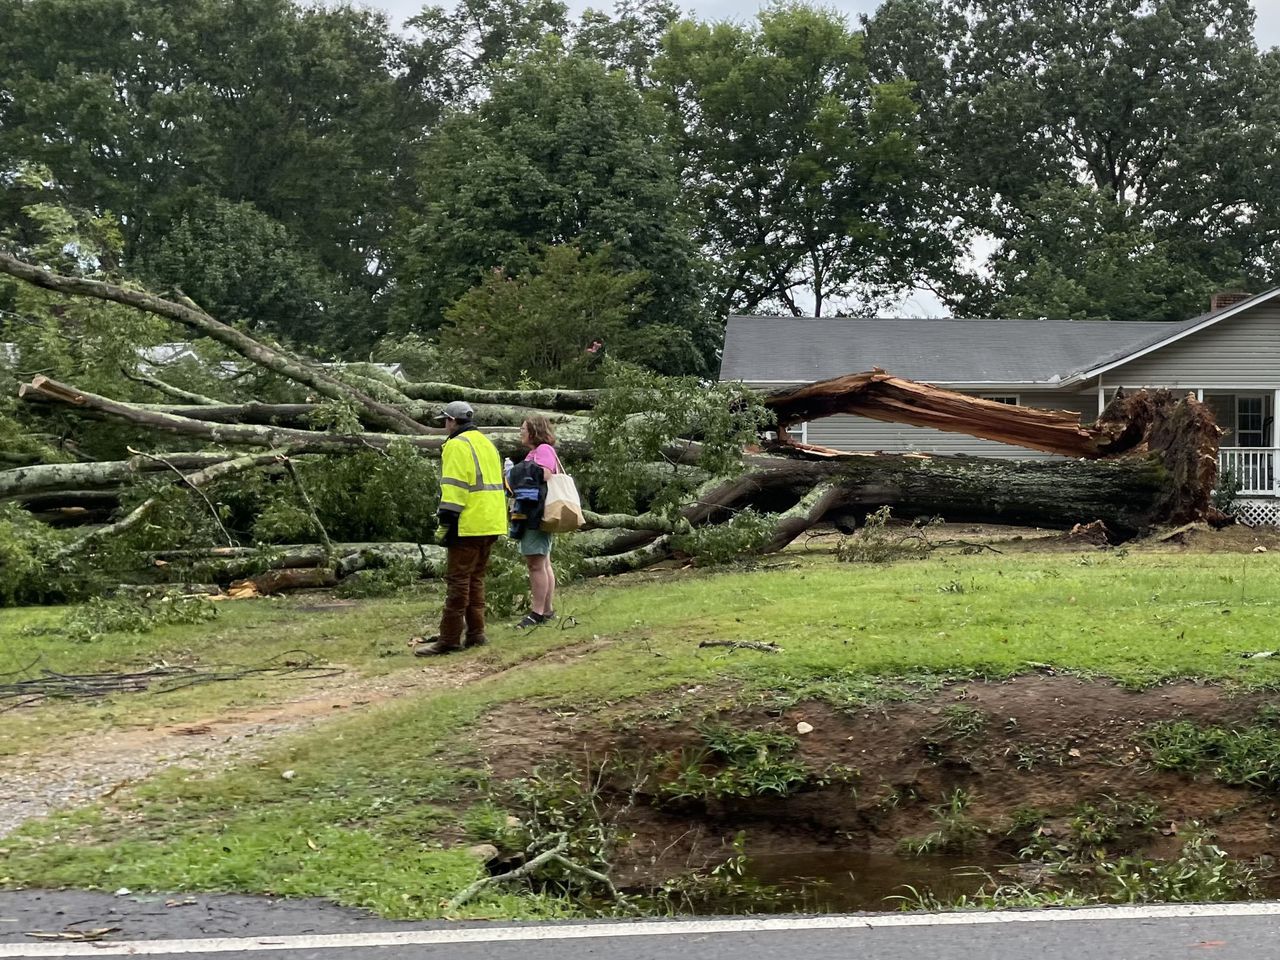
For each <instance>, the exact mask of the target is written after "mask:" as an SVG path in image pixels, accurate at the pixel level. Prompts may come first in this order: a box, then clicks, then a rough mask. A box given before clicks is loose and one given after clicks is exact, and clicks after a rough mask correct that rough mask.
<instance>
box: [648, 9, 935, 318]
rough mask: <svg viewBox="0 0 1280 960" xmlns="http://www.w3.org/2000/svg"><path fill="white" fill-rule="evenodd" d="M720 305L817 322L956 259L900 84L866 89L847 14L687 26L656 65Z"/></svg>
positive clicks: (790, 12) (779, 12) (768, 15)
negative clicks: (932, 214) (928, 185)
mask: <svg viewBox="0 0 1280 960" xmlns="http://www.w3.org/2000/svg"><path fill="white" fill-rule="evenodd" d="M654 71H655V75H656V77H657V79H658V82H659V90H660V96H661V99H662V101H663V102H664V104H665V106H666V108H667V114H668V117H669V118H670V124H671V130H672V136H673V138H674V139H675V140H676V142H677V149H678V157H679V162H680V166H681V175H682V179H683V183H684V187H685V191H686V194H687V197H688V199H689V202H690V203H691V205H692V207H693V209H694V211H695V220H696V222H697V225H698V236H699V239H700V241H701V242H702V245H703V249H704V250H705V251H706V253H707V256H708V257H709V259H710V260H711V261H712V262H713V263H714V264H715V265H716V268H717V270H716V278H715V300H714V302H715V305H716V309H717V311H718V312H720V313H725V312H728V311H731V310H742V311H754V310H758V309H769V308H774V309H783V310H785V311H789V312H791V313H795V314H800V313H807V312H810V311H813V312H815V313H819V314H821V313H823V312H824V311H826V310H828V309H830V308H831V307H833V306H835V307H837V308H838V307H839V306H840V301H841V300H842V299H844V298H848V297H850V296H853V295H855V294H861V295H863V296H866V295H874V294H877V293H884V292H891V291H897V290H900V289H902V288H904V287H906V286H908V285H910V284H911V283H912V281H913V280H914V279H915V277H916V276H917V275H918V274H919V272H920V271H921V269H922V266H923V265H925V264H927V263H931V262H935V261H937V260H939V259H941V260H943V261H946V260H949V259H950V258H951V256H952V254H953V249H952V243H951V238H949V237H948V236H946V235H945V234H940V233H937V232H935V231H929V230H925V229H922V225H924V224H926V223H927V222H928V218H927V216H926V215H925V210H926V209H927V207H928V204H929V200H928V192H927V190H924V189H922V187H923V186H924V182H925V178H924V170H923V168H922V167H921V166H920V164H919V162H918V157H919V153H920V149H919V144H918V143H917V141H916V135H915V129H914V128H915V116H914V115H915V107H914V105H913V103H912V101H911V99H910V97H909V91H910V87H909V84H908V83H906V82H905V81H902V80H893V81H890V82H888V83H883V84H876V83H873V82H871V80H870V78H869V77H868V74H867V70H866V67H865V64H864V61H863V56H862V48H861V37H860V35H859V34H858V33H857V32H856V31H854V30H852V29H850V27H849V26H848V25H847V24H846V23H845V21H844V20H843V19H841V18H840V17H838V16H836V15H834V14H832V13H829V12H827V11H823V10H819V9H816V8H812V7H808V6H804V5H780V6H774V7H771V8H769V9H768V10H767V11H765V12H763V13H761V14H760V15H759V19H758V23H757V24H756V25H755V26H752V27H747V26H740V25H737V24H732V23H717V24H705V23H698V22H694V21H684V22H682V23H680V24H678V25H677V26H675V27H674V28H673V29H672V30H671V32H670V33H669V34H668V35H667V38H666V40H665V44H664V51H663V55H662V56H661V58H660V59H659V60H658V62H657V64H656V65H655V68H654Z"/></svg>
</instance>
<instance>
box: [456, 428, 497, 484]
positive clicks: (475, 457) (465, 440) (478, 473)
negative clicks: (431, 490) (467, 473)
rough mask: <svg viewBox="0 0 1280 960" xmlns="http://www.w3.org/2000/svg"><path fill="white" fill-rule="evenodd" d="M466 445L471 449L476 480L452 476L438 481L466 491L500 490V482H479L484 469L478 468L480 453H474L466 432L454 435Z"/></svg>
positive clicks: (474, 450)
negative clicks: (458, 478) (471, 480)
mask: <svg viewBox="0 0 1280 960" xmlns="http://www.w3.org/2000/svg"><path fill="white" fill-rule="evenodd" d="M454 439H456V440H461V441H462V442H463V443H465V444H466V445H467V449H468V450H470V451H471V462H472V463H474V464H475V465H476V482H475V483H467V482H466V481H465V480H455V479H454V478H453V477H445V478H444V479H442V480H441V481H440V482H441V483H442V484H448V485H449V486H451V487H461V488H462V489H463V490H466V491H467V492H468V493H479V492H480V491H481V490H502V489H505V488H504V487H503V486H502V484H500V483H480V480H481V479H483V478H484V471H483V470H481V469H480V455H479V454H477V453H476V448H475V447H473V446H472V445H471V440H470V438H468V437H467V435H466V434H460V435H459V436H457V437H455V438H454Z"/></svg>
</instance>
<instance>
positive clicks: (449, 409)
mask: <svg viewBox="0 0 1280 960" xmlns="http://www.w3.org/2000/svg"><path fill="white" fill-rule="evenodd" d="M475 416H476V412H475V411H474V410H472V409H471V404H469V403H467V401H465V400H452V401H450V402H449V403H446V404H445V405H444V409H443V410H441V411H440V415H439V416H437V417H436V419H437V420H444V419H446V418H447V419H449V420H457V421H458V422H459V423H470V422H471V421H472V420H474V419H475Z"/></svg>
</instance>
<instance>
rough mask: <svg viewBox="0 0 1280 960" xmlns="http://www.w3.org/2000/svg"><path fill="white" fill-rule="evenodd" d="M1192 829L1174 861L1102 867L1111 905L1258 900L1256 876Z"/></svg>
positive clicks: (1138, 860) (1134, 860) (1126, 861)
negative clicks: (1256, 898)
mask: <svg viewBox="0 0 1280 960" xmlns="http://www.w3.org/2000/svg"><path fill="white" fill-rule="evenodd" d="M1212 840H1213V838H1212V836H1211V835H1210V834H1209V833H1207V832H1206V831H1205V830H1203V829H1202V828H1201V827H1200V826H1199V825H1198V824H1196V825H1193V828H1192V831H1191V834H1190V836H1189V837H1188V839H1187V840H1186V841H1185V842H1184V843H1183V845H1182V852H1181V853H1180V854H1179V856H1178V858H1177V859H1175V860H1167V861H1160V860H1148V859H1145V858H1143V857H1123V858H1121V859H1119V860H1116V861H1114V862H1107V863H1102V864H1099V865H1098V876H1099V877H1100V878H1101V879H1102V880H1103V882H1104V883H1105V885H1106V893H1105V896H1106V900H1107V902H1108V903H1206V902H1221V901H1225V900H1248V899H1251V898H1254V897H1256V896H1257V895H1258V876H1257V873H1256V871H1255V870H1254V869H1253V868H1252V867H1250V866H1249V865H1248V864H1245V863H1241V862H1240V861H1238V860H1232V859H1231V858H1230V857H1228V856H1227V854H1226V852H1225V851H1224V850H1223V849H1222V848H1221V847H1219V846H1217V845H1216V844H1214V843H1213V842H1212Z"/></svg>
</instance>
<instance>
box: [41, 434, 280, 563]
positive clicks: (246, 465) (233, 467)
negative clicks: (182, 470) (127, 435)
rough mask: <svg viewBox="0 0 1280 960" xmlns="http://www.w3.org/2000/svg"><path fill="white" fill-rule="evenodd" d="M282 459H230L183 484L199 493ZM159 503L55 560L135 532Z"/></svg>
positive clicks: (155, 499)
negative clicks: (106, 540) (215, 483)
mask: <svg viewBox="0 0 1280 960" xmlns="http://www.w3.org/2000/svg"><path fill="white" fill-rule="evenodd" d="M278 456H279V455H278V454H274V453H273V454H254V455H252V456H248V457H240V458H239V459H236V460H227V461H225V462H223V463H215V464H214V465H213V466H210V467H205V468H204V469H203V470H199V471H197V472H196V473H193V474H190V475H188V476H184V477H182V483H183V484H184V485H185V486H187V487H189V488H190V489H192V490H195V489H197V488H199V487H201V486H204V485H205V484H207V483H213V482H214V481H217V480H223V479H225V478H227V477H229V476H232V475H234V474H237V473H242V472H243V471H245V470H253V469H255V468H257V467H260V466H263V465H264V464H268V463H274V462H275V461H276V460H277V458H278ZM159 502H160V498H159V497H158V496H157V497H150V498H148V499H147V500H144V501H143V502H142V503H140V504H139V505H138V506H137V507H135V508H134V509H133V510H132V511H131V512H130V513H129V514H128V516H126V517H124V518H123V519H122V520H117V521H116V522H115V523H112V524H109V525H108V526H105V527H99V528H97V529H96V530H93V531H92V532H90V533H87V534H85V535H84V536H83V537H81V538H80V539H78V540H75V541H73V542H71V543H69V544H67V545H66V546H65V547H63V548H62V549H61V550H59V551H58V552H57V554H55V555H54V560H55V561H57V560H63V559H65V558H67V557H70V556H74V555H76V554H78V553H83V552H84V551H85V550H87V549H89V548H90V547H92V546H94V545H95V544H97V543H99V542H100V541H102V540H104V539H107V538H109V537H114V536H118V535H120V534H122V533H125V532H126V531H128V530H131V529H133V528H134V527H136V526H137V525H138V524H139V523H141V522H142V521H143V520H145V519H146V517H147V514H149V513H150V512H151V511H152V510H153V509H154V508H155V506H156V504H158V503H159Z"/></svg>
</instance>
